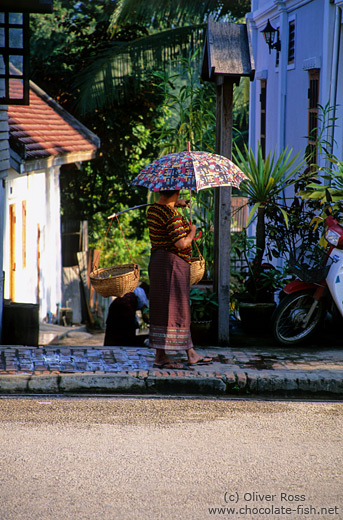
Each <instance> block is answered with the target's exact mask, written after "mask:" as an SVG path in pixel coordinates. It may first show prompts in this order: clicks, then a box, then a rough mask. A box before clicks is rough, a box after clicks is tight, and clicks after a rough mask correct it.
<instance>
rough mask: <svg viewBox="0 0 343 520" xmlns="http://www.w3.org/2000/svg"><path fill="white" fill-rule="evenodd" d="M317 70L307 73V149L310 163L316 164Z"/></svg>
mask: <svg viewBox="0 0 343 520" xmlns="http://www.w3.org/2000/svg"><path fill="white" fill-rule="evenodd" d="M318 102H319V69H312V70H310V71H309V89H308V149H307V153H310V154H311V163H316V162H317V146H316V140H317V136H318Z"/></svg>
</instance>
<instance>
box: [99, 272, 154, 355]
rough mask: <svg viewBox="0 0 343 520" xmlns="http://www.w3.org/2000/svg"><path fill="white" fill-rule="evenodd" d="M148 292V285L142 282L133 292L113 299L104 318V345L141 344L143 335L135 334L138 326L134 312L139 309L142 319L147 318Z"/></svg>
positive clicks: (143, 338) (145, 319)
mask: <svg viewBox="0 0 343 520" xmlns="http://www.w3.org/2000/svg"><path fill="white" fill-rule="evenodd" d="M148 294H149V286H148V285H147V284H146V283H144V282H143V283H142V284H141V286H140V287H137V288H136V289H135V290H134V292H129V293H127V294H124V296H122V297H121V298H115V300H113V302H112V303H111V305H110V307H109V310H108V316H107V320H106V331H105V339H104V346H134V345H142V344H143V342H144V340H145V337H144V336H137V335H136V329H137V328H138V327H139V325H138V322H137V317H136V312H137V310H141V312H142V316H143V319H144V321H147V320H148V312H147V311H148V297H147V295H148Z"/></svg>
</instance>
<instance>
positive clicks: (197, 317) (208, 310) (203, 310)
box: [190, 287, 218, 321]
mask: <svg viewBox="0 0 343 520" xmlns="http://www.w3.org/2000/svg"><path fill="white" fill-rule="evenodd" d="M190 302H191V320H192V321H211V320H213V319H214V317H215V315H216V313H217V311H218V299H217V295H216V293H214V292H213V291H212V290H211V289H209V288H206V289H200V288H198V287H192V288H191V290H190Z"/></svg>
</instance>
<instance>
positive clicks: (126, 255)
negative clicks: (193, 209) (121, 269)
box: [89, 212, 150, 281]
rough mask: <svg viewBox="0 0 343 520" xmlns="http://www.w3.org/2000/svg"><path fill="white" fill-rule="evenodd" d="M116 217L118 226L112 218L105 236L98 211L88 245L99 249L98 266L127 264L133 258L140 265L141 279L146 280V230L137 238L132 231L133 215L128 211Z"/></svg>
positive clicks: (148, 248)
mask: <svg viewBox="0 0 343 520" xmlns="http://www.w3.org/2000/svg"><path fill="white" fill-rule="evenodd" d="M118 218H119V222H120V226H119V224H118V222H117V220H116V219H115V218H114V219H113V222H112V225H111V227H110V229H109V231H108V234H107V236H106V233H105V234H103V217H102V215H101V214H99V213H98V214H96V215H95V219H94V225H93V228H92V233H91V236H90V237H89V245H90V247H92V248H94V249H100V250H101V253H100V264H99V267H110V266H113V265H120V264H127V263H131V262H132V260H133V261H134V262H135V263H137V264H138V265H139V266H140V269H141V275H140V279H141V281H147V280H148V264H149V257H150V247H149V236H148V230H147V229H145V230H144V232H143V235H142V236H141V237H140V238H139V239H137V238H136V236H135V234H134V233H133V225H132V221H133V219H134V218H135V217H134V215H133V214H132V213H129V212H128V213H125V214H123V215H120V216H119V217H118ZM108 222H109V221H107V223H108ZM120 227H121V229H122V231H121V229H120ZM123 234H124V236H123ZM124 237H125V238H124Z"/></svg>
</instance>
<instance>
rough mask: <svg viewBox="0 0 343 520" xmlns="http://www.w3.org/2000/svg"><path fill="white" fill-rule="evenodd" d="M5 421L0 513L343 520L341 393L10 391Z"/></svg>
mask: <svg viewBox="0 0 343 520" xmlns="http://www.w3.org/2000/svg"><path fill="white" fill-rule="evenodd" d="M0 423H1V424H0V450H1V458H0V461H1V462H0V464H1V467H0V498H1V503H0V520H33V519H34V520H117V519H118V520H136V519H137V520H138V519H139V520H155V519H165V520H177V519H182V520H186V519H187V520H189V519H191V520H204V519H208V518H225V519H226V520H228V519H231V520H232V519H236V520H238V519H246V520H259V519H263V520H266V519H268V520H273V519H274V518H275V519H278V520H279V519H290V518H292V520H293V519H295V520H297V519H301V520H305V519H311V520H313V519H326V518H330V519H332V518H335V519H337V520H341V519H342V518H343V496H342V489H343V478H342V476H343V464H342V463H343V450H342V431H343V403H341V402H332V403H325V402H286V401H281V402H265V401H238V400H237V401H233V400H199V399H196V400H192V399H178V400H176V399H145V398H144V399H143V398H112V399H111V398H83V399H81V398H68V399H60V398H54V397H52V398H51V397H50V398H44V397H39V398H35V399H33V398H22V399H17V398H13V397H12V398H1V399H0ZM216 508H218V509H216ZM229 508H235V509H234V510H231V511H230V510H229ZM311 508H312V509H311ZM322 508H325V509H322Z"/></svg>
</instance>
